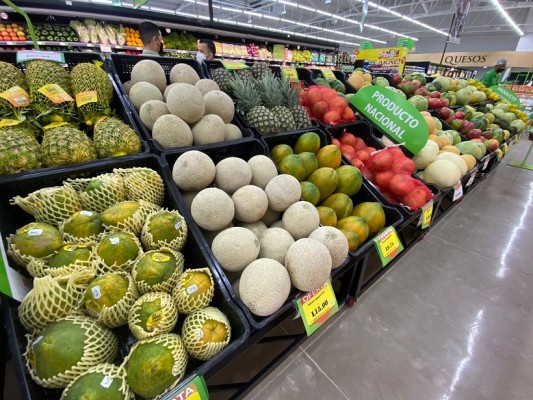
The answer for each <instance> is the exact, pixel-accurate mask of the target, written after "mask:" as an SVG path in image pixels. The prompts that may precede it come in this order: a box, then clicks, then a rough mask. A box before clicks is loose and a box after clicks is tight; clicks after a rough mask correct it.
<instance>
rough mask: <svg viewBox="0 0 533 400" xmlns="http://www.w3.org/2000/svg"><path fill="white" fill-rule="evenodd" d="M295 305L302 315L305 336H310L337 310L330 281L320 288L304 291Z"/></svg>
mask: <svg viewBox="0 0 533 400" xmlns="http://www.w3.org/2000/svg"><path fill="white" fill-rule="evenodd" d="M296 306H297V308H298V311H299V312H300V316H301V317H302V321H303V323H304V326H305V330H306V332H307V336H311V334H312V333H313V332H315V331H316V330H317V329H318V328H320V327H321V326H322V325H323V324H324V322H326V321H327V320H328V319H329V318H331V316H333V315H334V314H335V313H336V312H337V311H339V304H338V303H337V298H336V297H335V292H334V291H333V287H332V286H331V282H330V281H327V282H326V283H325V284H324V286H322V287H321V288H320V289H317V290H314V291H312V292H309V293H306V294H305V295H304V296H302V297H301V298H299V299H298V300H297V301H296Z"/></svg>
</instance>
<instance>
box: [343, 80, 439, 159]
mask: <svg viewBox="0 0 533 400" xmlns="http://www.w3.org/2000/svg"><path fill="white" fill-rule="evenodd" d="M350 103H351V104H352V105H353V106H354V107H355V108H356V109H357V110H358V111H359V112H360V113H361V114H363V115H364V116H365V117H366V118H368V119H369V120H370V121H372V123H374V124H375V125H376V126H377V127H378V128H379V129H381V130H382V131H383V132H384V133H385V134H386V135H387V136H389V137H390V138H391V139H392V140H393V141H395V142H396V143H404V146H405V148H406V149H407V150H409V151H410V152H411V153H413V154H414V155H416V154H418V152H419V151H420V150H422V148H423V147H424V146H425V145H426V142H427V141H428V136H429V128H428V125H427V123H426V121H425V120H424V117H423V116H422V114H420V111H418V110H417V109H416V107H415V106H414V105H412V104H411V103H409V102H408V101H407V100H405V99H403V98H402V97H401V96H400V95H399V94H397V93H394V92H393V91H392V90H389V89H386V88H384V87H381V86H365V87H363V88H361V89H360V90H358V91H357V93H356V94H355V96H353V97H352V100H351V101H350Z"/></svg>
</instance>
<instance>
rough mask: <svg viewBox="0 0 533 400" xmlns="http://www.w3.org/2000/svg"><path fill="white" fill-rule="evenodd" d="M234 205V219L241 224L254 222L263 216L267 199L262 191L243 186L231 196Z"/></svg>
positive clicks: (251, 186)
mask: <svg viewBox="0 0 533 400" xmlns="http://www.w3.org/2000/svg"><path fill="white" fill-rule="evenodd" d="M231 199H232V200H233V204H234V205H235V218H236V219H237V220H238V221H241V222H256V221H259V220H260V219H261V218H263V216H264V215H265V212H266V210H267V208H268V198H267V195H266V194H265V192H264V191H263V189H261V188H259V187H257V186H254V185H246V186H243V187H241V188H239V189H237V191H235V193H233V196H231Z"/></svg>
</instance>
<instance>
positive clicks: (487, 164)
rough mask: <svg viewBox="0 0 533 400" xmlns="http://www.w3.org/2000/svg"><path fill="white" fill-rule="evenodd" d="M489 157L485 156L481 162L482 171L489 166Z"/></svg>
mask: <svg viewBox="0 0 533 400" xmlns="http://www.w3.org/2000/svg"><path fill="white" fill-rule="evenodd" d="M489 162H490V157H486V158H485V161H484V162H483V168H481V170H482V171H485V170H486V169H487V167H488V166H489Z"/></svg>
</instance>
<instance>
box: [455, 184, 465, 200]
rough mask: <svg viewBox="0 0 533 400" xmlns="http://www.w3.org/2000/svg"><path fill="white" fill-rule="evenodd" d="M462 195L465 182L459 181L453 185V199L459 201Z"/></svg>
mask: <svg viewBox="0 0 533 400" xmlns="http://www.w3.org/2000/svg"><path fill="white" fill-rule="evenodd" d="M461 197H463V184H462V183H461V181H459V182H457V184H456V185H455V186H454V187H453V201H457V200H459V199H460V198H461Z"/></svg>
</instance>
